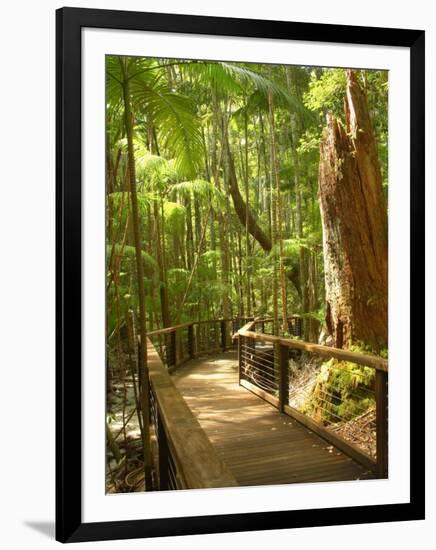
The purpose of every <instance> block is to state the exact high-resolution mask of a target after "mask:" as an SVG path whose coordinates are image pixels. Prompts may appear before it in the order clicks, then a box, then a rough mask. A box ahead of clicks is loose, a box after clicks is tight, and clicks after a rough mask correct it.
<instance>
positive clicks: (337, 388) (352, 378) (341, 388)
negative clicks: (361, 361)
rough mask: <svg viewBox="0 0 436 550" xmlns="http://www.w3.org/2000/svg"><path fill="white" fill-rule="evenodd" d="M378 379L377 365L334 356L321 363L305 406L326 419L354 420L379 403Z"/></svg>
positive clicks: (308, 411) (311, 412)
mask: <svg viewBox="0 0 436 550" xmlns="http://www.w3.org/2000/svg"><path fill="white" fill-rule="evenodd" d="M374 383H375V370H374V369H371V368H369V367H362V366H360V365H357V364H355V363H350V362H347V361H338V360H337V359H331V360H330V361H328V362H326V363H324V364H323V365H322V366H321V370H320V372H319V374H318V375H317V378H316V384H315V386H314V389H313V391H312V393H311V395H310V397H309V399H308V400H307V401H306V403H305V404H304V405H303V407H302V410H303V412H305V413H307V414H311V415H315V416H317V417H320V419H322V420H323V421H325V422H333V423H337V422H340V421H341V420H344V421H348V420H351V419H353V418H355V417H356V416H359V415H361V414H362V413H363V412H365V411H367V410H368V409H371V408H373V407H375V398H374V394H373V391H372V390H373V389H374ZM368 390H370V391H368Z"/></svg>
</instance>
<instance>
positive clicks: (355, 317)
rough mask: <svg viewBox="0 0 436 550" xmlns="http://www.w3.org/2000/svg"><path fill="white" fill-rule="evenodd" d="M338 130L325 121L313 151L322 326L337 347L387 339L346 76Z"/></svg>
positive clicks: (361, 132) (372, 151)
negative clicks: (320, 246) (320, 227)
mask: <svg viewBox="0 0 436 550" xmlns="http://www.w3.org/2000/svg"><path fill="white" fill-rule="evenodd" d="M345 118H346V128H344V127H343V126H342V124H340V123H339V122H338V121H337V120H336V119H335V118H334V117H333V116H330V115H329V116H328V117H327V127H326V128H325V129H324V133H323V139H322V142H321V147H320V169H319V195H320V207H321V218H322V225H323V249H324V269H325V286H326V324H327V328H328V330H329V332H330V334H331V335H332V336H333V338H334V342H335V345H336V346H337V347H349V346H350V344H351V343H354V342H361V343H364V344H365V345H369V346H371V348H372V349H374V350H375V351H378V350H380V349H382V348H386V347H387V342H388V327H387V325H388V299H387V294H388V278H387V277H388V234H387V212H386V204H385V200H384V196H383V192H382V180H381V173H380V165H379V161H378V157H377V148H376V142H375V138H374V133H373V129H372V125H371V121H370V118H369V113H368V105H367V99H366V95H365V93H364V92H363V90H362V89H361V88H360V86H359V84H358V82H357V79H356V76H355V74H354V72H353V71H351V70H348V71H347V95H346V99H345Z"/></svg>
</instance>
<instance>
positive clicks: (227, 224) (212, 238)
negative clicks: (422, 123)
mask: <svg viewBox="0 0 436 550" xmlns="http://www.w3.org/2000/svg"><path fill="white" fill-rule="evenodd" d="M356 79H357V81H358V83H359V85H360V87H361V88H362V90H363V91H364V93H365V95H366V97H367V102H368V107H369V114H370V118H371V121H372V125H373V128H374V134H375V138H376V142H377V153H378V158H379V165H380V170H381V177H382V185H383V192H384V193H385V195H386V194H387V187H388V183H387V137H388V129H387V97H388V76H387V72H385V71H356ZM125 84H127V90H126V86H125ZM346 84H347V77H346V72H345V71H344V70H343V69H323V68H317V67H299V66H273V65H256V64H241V63H238V64H235V63H220V62H202V61H186V60H175V59H144V58H120V57H110V56H109V57H108V58H107V243H108V249H107V265H108V281H107V294H108V343H109V349H110V350H113V349H115V348H116V345H112V344H115V342H116V339H117V338H118V336H119V330H120V328H121V326H122V325H124V324H125V316H126V314H127V312H128V311H129V310H131V311H133V312H135V314H136V313H138V317H139V314H140V311H139V310H140V309H141V308H140V304H139V300H140V297H139V292H138V287H137V277H136V275H135V273H136V270H137V267H138V266H137V265H136V264H135V262H136V258H135V227H134V223H133V219H132V216H131V210H132V201H131V200H130V192H131V185H132V178H134V180H135V185H136V195H137V210H138V214H139V227H137V228H136V230H137V231H138V232H139V234H138V238H139V241H140V242H139V244H140V248H141V256H142V266H140V267H141V270H142V272H143V274H142V277H141V280H142V281H143V289H144V301H145V302H144V309H145V323H146V328H147V329H148V330H153V329H155V328H160V327H166V326H171V325H174V324H177V323H180V322H184V321H187V320H203V319H212V318H220V317H222V318H231V317H235V316H239V317H251V316H255V317H261V316H272V317H274V318H275V319H276V326H275V332H276V333H278V332H279V331H281V332H282V333H286V327H285V326H284V325H283V326H281V325H280V321H279V319H280V318H281V317H286V316H287V315H290V314H300V315H301V316H302V317H303V318H305V319H307V322H306V323H304V327H305V328H304V331H305V333H304V335H303V337H304V339H306V340H310V341H317V340H318V339H319V338H320V335H321V331H322V329H323V324H324V320H325V318H326V301H325V287H324V285H325V277H324V256H323V241H322V224H321V215H320V205H319V198H318V175H319V164H320V156H319V155H320V153H319V151H320V143H321V140H322V135H323V128H324V126H325V125H326V115H327V113H330V114H331V115H332V116H333V117H334V118H335V120H338V121H340V122H342V123H343V124H345V122H346V121H345V117H346V113H345V112H344V96H345V93H346ZM126 93H127V96H126ZM126 101H127V103H128V112H126ZM126 116H127V120H126ZM126 128H130V130H131V138H132V139H131V141H132V148H133V149H132V151H131V153H132V154H131V160H132V161H133V163H134V164H133V165H131V164H129V143H128V141H129V140H128V136H127V132H126ZM133 208H134V207H133ZM382 347H383V346H382ZM384 347H386V346H384Z"/></svg>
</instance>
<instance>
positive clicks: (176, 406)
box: [147, 339, 238, 489]
mask: <svg viewBox="0 0 436 550" xmlns="http://www.w3.org/2000/svg"><path fill="white" fill-rule="evenodd" d="M147 358H148V370H149V377H150V386H151V390H152V392H153V395H154V398H155V401H156V405H157V411H158V419H159V420H158V423H159V425H161V426H162V427H163V430H164V436H165V445H159V452H165V451H167V452H169V453H170V454H171V460H172V462H173V463H174V465H175V467H176V471H177V478H178V481H179V483H180V485H181V488H186V489H201V488H211V487H234V486H237V485H238V483H237V482H236V480H235V478H234V477H233V475H232V473H231V472H230V470H229V469H228V468H227V466H226V465H225V464H224V462H223V461H222V460H221V459H220V457H219V456H218V455H217V453H216V451H215V449H214V447H213V446H212V443H211V442H210V440H209V439H208V437H207V436H206V433H205V432H204V430H203V428H202V427H201V426H200V423H199V422H198V420H197V419H196V417H195V416H194V415H193V413H192V411H191V409H190V408H189V407H188V405H187V404H186V401H185V400H184V399H183V396H182V395H181V393H180V392H179V391H178V390H177V388H176V386H175V385H174V382H173V380H172V379H171V376H170V375H169V373H168V371H167V369H166V368H165V367H164V365H163V363H162V361H161V359H160V357H159V355H158V353H157V351H156V349H155V348H154V346H153V344H152V343H151V341H150V340H149V339H148V340H147ZM165 459H166V461H167V462H168V457H162V456H160V457H159V463H160V464H165V462H166V461H165ZM161 476H162V477H163V472H161Z"/></svg>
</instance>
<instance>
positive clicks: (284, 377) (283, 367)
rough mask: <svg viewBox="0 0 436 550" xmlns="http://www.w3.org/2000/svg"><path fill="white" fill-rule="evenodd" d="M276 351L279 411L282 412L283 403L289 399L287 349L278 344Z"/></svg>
mask: <svg viewBox="0 0 436 550" xmlns="http://www.w3.org/2000/svg"><path fill="white" fill-rule="evenodd" d="M276 353H277V355H278V357H277V359H278V371H279V372H278V374H279V411H280V412H284V410H285V405H287V404H288V399H289V383H288V380H289V378H288V369H289V349H288V348H287V347H286V346H284V345H283V344H278V345H277V346H276Z"/></svg>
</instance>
